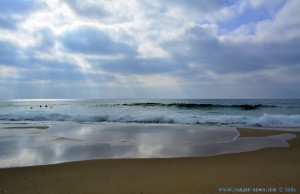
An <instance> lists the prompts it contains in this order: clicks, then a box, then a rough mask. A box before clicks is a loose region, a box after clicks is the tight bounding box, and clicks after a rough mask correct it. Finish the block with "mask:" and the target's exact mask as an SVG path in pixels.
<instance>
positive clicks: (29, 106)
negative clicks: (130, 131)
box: [0, 99, 300, 127]
mask: <svg viewBox="0 0 300 194" xmlns="http://www.w3.org/2000/svg"><path fill="white" fill-rule="evenodd" d="M0 122H1V123H36V124H39V123H43V124H55V123H61V122H64V123H67V122H70V123H74V122H75V123H85V124H99V123H102V122H109V123H163V124H191V125H206V126H207V125H212V126H232V127H299V126H300V100H242V99H239V100H231V99H218V100H215V99H214V100H213V99H206V100H204V99H186V100H100V99H98V100H95V99H93V100H78V99H49V100H44V99H43V100H39V99H28V100H26V99H21V100H18V99H16V100H1V101H0Z"/></svg>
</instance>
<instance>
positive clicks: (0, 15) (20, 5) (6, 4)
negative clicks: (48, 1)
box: [0, 0, 43, 30]
mask: <svg viewBox="0 0 300 194" xmlns="http://www.w3.org/2000/svg"><path fill="white" fill-rule="evenodd" d="M42 6H43V4H42V3H41V2H39V1H38V0H31V1H28V0H14V1H11V0H1V1H0V28H5V29H9V30H14V29H16V28H17V25H18V24H19V23H20V22H21V21H23V20H24V19H25V18H26V17H27V15H28V14H29V13H30V12H33V11H34V10H37V9H39V8H41V7H42Z"/></svg>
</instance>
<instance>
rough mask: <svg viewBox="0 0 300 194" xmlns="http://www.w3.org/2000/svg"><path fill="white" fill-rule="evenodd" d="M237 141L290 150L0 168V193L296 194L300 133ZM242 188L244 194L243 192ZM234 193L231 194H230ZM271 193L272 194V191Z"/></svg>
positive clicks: (247, 133) (251, 132)
mask: <svg viewBox="0 0 300 194" xmlns="http://www.w3.org/2000/svg"><path fill="white" fill-rule="evenodd" d="M238 131H239V133H240V137H263V136H270V135H278V134H286V133H289V134H295V135H297V137H296V138H293V139H291V140H289V141H288V143H289V145H290V147H278V148H264V149H260V150H255V151H247V152H242V153H229V154H221V155H217V156H208V157H182V158H151V159H149V158H148V159H100V160H88V161H78V162H67V163H61V164H51V165H41V166H31V167H17V168H3V169H0V192H1V193H143V194H145V193H230V192H227V191H225V190H222V189H227V188H228V189H236V190H237V189H245V190H246V189H248V191H249V192H251V191H253V192H254V191H257V192H256V193H258V190H256V189H265V191H267V190H268V191H276V192H280V191H281V192H286V191H294V190H296V191H299V188H300V183H299V180H300V166H299V163H300V140H299V135H300V133H299V132H291V131H289V132H287V131H278V130H276V131H271V130H261V129H258V130H255V129H244V128H241V129H238ZM245 190H244V191H245ZM235 193H236V192H235ZM273 193H275V192H273Z"/></svg>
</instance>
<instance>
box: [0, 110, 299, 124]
mask: <svg viewBox="0 0 300 194" xmlns="http://www.w3.org/2000/svg"><path fill="white" fill-rule="evenodd" d="M0 120H2V121H75V122H137V123H178V124H205V125H207V124H208V125H229V126H262V127H300V115H271V114H262V115H261V116H259V117H255V116H246V115H193V114H174V115H167V114H160V115H159V114H103V115H71V114H61V113H43V114H37V113H36V114H34V113H31V114H29V113H27V114H0Z"/></svg>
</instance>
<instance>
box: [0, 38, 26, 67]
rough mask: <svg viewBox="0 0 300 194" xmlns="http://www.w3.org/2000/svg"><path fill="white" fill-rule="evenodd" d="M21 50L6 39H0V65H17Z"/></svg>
mask: <svg viewBox="0 0 300 194" xmlns="http://www.w3.org/2000/svg"><path fill="white" fill-rule="evenodd" d="M21 55H22V52H20V50H19V47H18V46H17V45H16V44H14V43H11V42H8V41H0V65H13V66H14V65H17V64H18V63H19V62H21V61H19V60H20V58H21Z"/></svg>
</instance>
